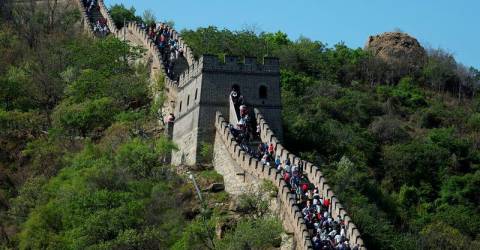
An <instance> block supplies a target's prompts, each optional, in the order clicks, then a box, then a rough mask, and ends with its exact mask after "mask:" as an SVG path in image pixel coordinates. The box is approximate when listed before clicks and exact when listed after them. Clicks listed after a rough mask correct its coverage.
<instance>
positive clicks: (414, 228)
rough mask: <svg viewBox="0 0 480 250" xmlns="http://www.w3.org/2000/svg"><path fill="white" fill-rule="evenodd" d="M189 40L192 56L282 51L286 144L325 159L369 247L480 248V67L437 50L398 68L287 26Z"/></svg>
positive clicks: (191, 35) (186, 34) (190, 35)
mask: <svg viewBox="0 0 480 250" xmlns="http://www.w3.org/2000/svg"><path fill="white" fill-rule="evenodd" d="M182 36H183V38H184V39H185V40H186V42H187V43H188V44H189V46H190V47H191V48H192V49H193V51H194V52H195V53H196V56H200V55H202V54H205V53H208V54H216V55H219V57H220V58H222V55H224V54H233V55H240V56H247V55H248V56H258V57H262V56H265V55H269V56H276V57H279V58H280V63H281V67H282V73H281V74H282V75H281V88H282V103H283V124H284V130H285V138H286V139H285V140H286V145H287V146H288V147H289V148H290V149H292V150H294V151H296V152H298V153H299V154H300V155H302V156H304V157H306V158H307V159H310V160H311V161H313V162H315V163H318V164H319V165H321V166H322V169H323V171H324V173H325V174H326V175H327V176H328V180H329V181H330V183H331V184H332V185H333V186H334V189H335V190H336V193H337V194H338V195H339V199H340V200H341V201H342V202H343V203H344V205H346V207H347V210H348V211H349V213H350V214H351V216H352V218H353V220H354V221H355V223H356V224H357V226H358V227H359V230H360V232H361V233H362V237H363V239H364V240H365V242H366V246H367V248H370V249H479V248H480V192H479V191H478V190H479V187H480V165H479V163H480V151H479V145H480V137H479V132H480V99H479V98H478V97H477V91H478V88H479V87H480V85H479V84H480V73H479V71H478V70H476V69H474V68H467V67H465V66H463V65H461V64H459V63H457V62H456V61H455V59H454V58H453V56H452V55H450V54H449V53H447V52H445V51H444V50H441V49H428V50H427V55H426V58H425V62H422V63H421V64H420V67H419V68H417V69H415V70H407V71H402V70H401V67H402V66H403V65H402V64H401V62H400V64H391V63H389V62H387V61H385V60H381V59H379V58H377V57H375V56H374V55H373V54H372V53H370V52H369V51H367V50H364V49H360V48H358V49H352V48H348V47H347V46H345V45H344V44H336V45H334V46H327V45H326V44H324V43H322V42H320V41H312V40H310V39H308V38H305V37H300V38H299V39H297V40H291V39H289V38H288V37H287V35H286V34H285V33H282V32H277V33H260V34H257V33H255V32H252V31H248V30H246V31H230V30H221V29H218V28H216V27H207V28H199V29H197V30H183V31H182ZM407 66H408V65H407ZM247 101H248V100H247Z"/></svg>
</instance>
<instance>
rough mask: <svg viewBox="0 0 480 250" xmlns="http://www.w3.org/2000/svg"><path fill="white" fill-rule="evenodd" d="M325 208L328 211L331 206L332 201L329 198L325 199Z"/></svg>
mask: <svg viewBox="0 0 480 250" xmlns="http://www.w3.org/2000/svg"><path fill="white" fill-rule="evenodd" d="M323 206H324V207H326V208H327V209H328V207H329V206H330V199H328V198H325V199H323Z"/></svg>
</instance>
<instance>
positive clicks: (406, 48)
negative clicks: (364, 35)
mask: <svg viewBox="0 0 480 250" xmlns="http://www.w3.org/2000/svg"><path fill="white" fill-rule="evenodd" d="M365 50H367V51H370V52H372V53H373V55H375V56H376V57H377V58H379V59H381V60H382V61H384V62H385V63H386V64H387V65H388V66H389V67H390V68H391V70H392V72H393V75H394V76H393V77H394V78H401V77H402V76H404V75H406V74H415V73H418V71H419V70H420V69H421V68H422V66H423V65H424V64H425V61H426V57H427V53H426V52H425V49H424V48H423V47H422V45H420V43H419V42H418V41H417V39H415V38H414V37H411V36H410V35H408V34H406V33H401V32H386V33H383V34H380V35H376V36H370V37H369V38H368V41H367V44H366V45H365Z"/></svg>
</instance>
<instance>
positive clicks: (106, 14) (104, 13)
mask: <svg viewBox="0 0 480 250" xmlns="http://www.w3.org/2000/svg"><path fill="white" fill-rule="evenodd" d="M98 6H99V7H100V13H102V16H103V17H104V18H105V19H107V25H108V28H109V29H110V32H112V33H113V34H115V35H116V34H117V33H118V29H117V26H116V25H115V23H114V22H113V18H112V16H110V12H109V11H108V8H107V6H105V3H104V1H103V0H98Z"/></svg>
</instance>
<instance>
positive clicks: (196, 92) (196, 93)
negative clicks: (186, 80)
mask: <svg viewBox="0 0 480 250" xmlns="http://www.w3.org/2000/svg"><path fill="white" fill-rule="evenodd" d="M197 96H198V89H196V90H195V101H196V100H197Z"/></svg>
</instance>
